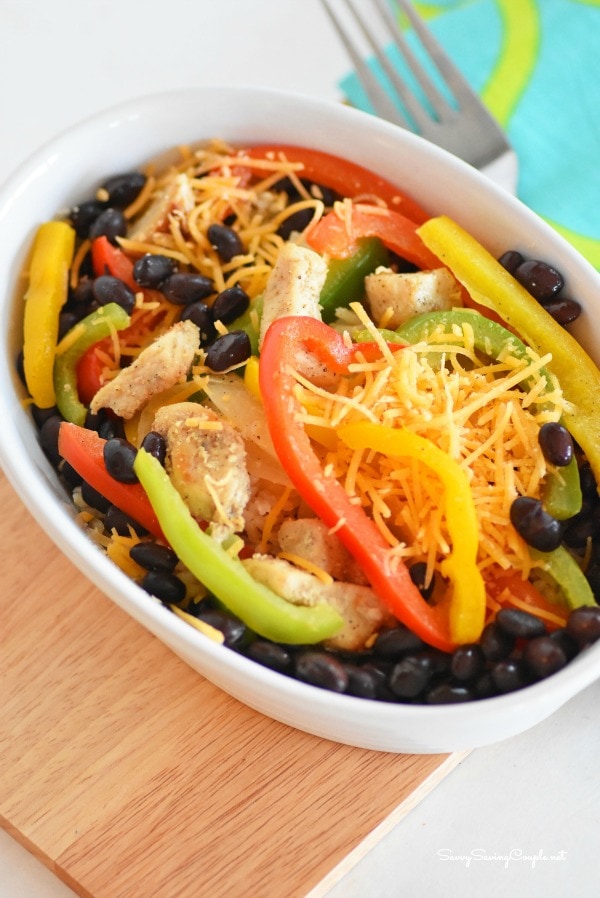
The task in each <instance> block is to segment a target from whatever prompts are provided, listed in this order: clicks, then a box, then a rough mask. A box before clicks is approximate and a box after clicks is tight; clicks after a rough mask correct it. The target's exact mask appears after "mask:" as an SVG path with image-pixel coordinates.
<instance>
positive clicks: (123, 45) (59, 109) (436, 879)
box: [0, 0, 600, 898]
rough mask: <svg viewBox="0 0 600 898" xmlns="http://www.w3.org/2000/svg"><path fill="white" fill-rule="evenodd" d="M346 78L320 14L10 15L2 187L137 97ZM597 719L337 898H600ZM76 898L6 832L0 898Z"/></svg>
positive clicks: (475, 778)
mask: <svg viewBox="0 0 600 898" xmlns="http://www.w3.org/2000/svg"><path fill="white" fill-rule="evenodd" d="M347 68H348V62H347V59H346V56H345V55H344V53H343V51H342V50H341V49H340V48H339V47H338V45H337V43H336V40H335V38H334V36H333V33H332V31H331V26H330V25H329V23H328V21H327V20H326V18H325V15H324V13H323V11H322V8H321V6H320V4H319V2H318V0H252V2H250V0H219V2H218V3H216V2H214V0H195V3H193V4H192V3H189V2H188V0H169V2H168V3H164V2H159V0H145V2H144V3H143V4H142V3H139V2H137V0H102V2H100V0H87V2H85V3H79V4H74V3H72V2H70V0H51V2H48V0H0V123H1V133H2V138H1V140H0V180H2V179H3V178H4V176H5V175H7V174H8V173H9V171H10V170H11V169H13V168H15V167H16V166H17V165H18V164H19V162H20V161H21V160H22V159H23V158H24V157H25V156H27V155H29V153H30V152H32V151H33V150H34V149H36V148H37V147H38V146H39V145H40V144H41V143H42V142H44V141H45V140H47V139H49V138H51V137H53V136H54V135H55V134H56V133H57V132H59V131H61V130H63V129H64V128H65V127H67V126H68V125H70V124H72V123H74V122H76V121H77V120H79V119H80V118H82V117H83V116H86V115H88V114H91V113H93V112H95V111H97V110H99V109H102V108H104V107H106V106H109V105H111V104H112V103H115V102H119V101H122V100H124V99H127V98H131V97H135V96H139V95H141V94H145V93H150V92H154V91H159V90H165V89H170V88H176V87H186V86H191V85H200V84H210V83H215V84H216V83H219V82H221V83H229V84H250V85H257V86H277V87H279V88H285V89H290V90H294V91H297V92H301V93H306V94H311V95H315V96H320V97H323V98H326V99H337V98H339V92H338V90H337V87H336V82H337V80H338V79H339V78H340V77H341V76H342V75H343V74H344V73H345V72H346V71H347ZM599 704H600V684H598V685H596V686H593V687H591V688H589V689H588V690H586V692H585V693H583V694H582V695H581V696H579V697H578V698H577V699H575V700H573V701H571V702H570V703H569V704H568V705H566V706H565V707H564V708H563V709H562V710H561V711H559V712H558V713H557V714H555V715H554V716H553V717H552V718H550V719H549V720H548V721H545V722H544V723H542V724H540V725H538V726H537V727H536V728H534V729H533V730H531V731H530V732H528V733H525V734H523V735H521V736H518V737H516V738H513V739H511V740H509V741H506V742H503V743H501V744H499V745H496V746H491V747H487V748H482V749H478V750H476V751H474V752H473V753H471V754H470V755H469V756H468V757H467V758H466V759H465V760H464V761H463V762H462V763H461V764H460V765H459V767H458V768H457V769H456V770H455V771H454V772H452V773H451V774H450V775H449V776H448V777H447V779H446V780H445V781H444V782H442V783H441V785H439V786H438V787H437V788H436V789H435V790H434V791H433V792H432V793H431V794H430V795H429V796H428V797H427V798H426V799H424V800H423V801H422V802H421V803H420V804H419V805H418V806H417V807H416V808H415V809H414V810H413V811H412V812H411V813H410V814H409V815H408V816H407V817H405V818H404V819H403V820H401V821H400V822H399V823H397V824H396V825H395V826H394V827H393V828H391V829H390V830H389V831H386V832H385V834H384V835H383V836H382V837H381V838H379V837H378V838H374V839H373V840H372V844H370V845H369V846H366V847H368V849H369V850H368V851H367V850H365V852H364V856H362V857H361V859H360V860H359V861H358V862H357V864H356V865H355V866H354V867H353V868H352V870H351V871H350V872H348V873H346V874H345V876H344V877H343V879H341V880H340V881H338V882H337V884H336V883H335V882H333V879H334V877H332V879H331V880H328V882H331V885H330V886H329V888H328V889H327V890H326V894H327V898H365V896H367V895H368V896H369V898H399V896H401V895H405V894H407V895H416V896H420V895H425V894H431V895H433V896H437V895H441V894H449V895H459V894H460V895H461V896H464V898H470V896H481V895H485V896H486V898H494V896H501V895H502V896H505V895H507V894H508V895H510V894H515V895H527V896H530V898H541V896H545V898H562V896H564V895H567V894H570V895H576V896H578V898H587V896H590V898H591V896H592V895H596V894H597V891H598V886H597V882H596V881H595V880H596V879H597V869H598V863H597V843H598V836H599V835H600V811H599V810H598V809H599V808H600V778H599V777H598V759H599V758H600V725H599V716H598V711H597V708H598V706H599ZM0 763H1V760H0ZM382 829H385V827H383V828H382ZM321 891H322V890H321ZM73 894H74V893H73V892H72V891H71V890H70V889H68V888H67V887H66V886H65V885H64V884H63V883H61V882H60V881H59V880H58V879H57V878H56V877H55V876H54V875H53V874H52V873H50V872H49V871H48V870H46V869H45V868H44V867H43V866H42V865H41V864H40V863H39V861H37V860H36V859H35V858H33V856H32V855H31V854H29V853H28V852H27V851H26V850H25V849H24V848H22V847H21V846H20V845H19V844H17V842H15V841H14V840H13V839H12V838H11V837H10V836H9V835H7V834H6V833H5V832H4V831H2V830H1V829H0V898H69V896H71V898H72V896H73ZM283 894H284V891H282V892H281V896H283ZM281 896H273V898H281ZM149 898H150V896H149ZM173 898H176V896H173ZM232 898H242V896H232ZM243 898H246V896H243Z"/></svg>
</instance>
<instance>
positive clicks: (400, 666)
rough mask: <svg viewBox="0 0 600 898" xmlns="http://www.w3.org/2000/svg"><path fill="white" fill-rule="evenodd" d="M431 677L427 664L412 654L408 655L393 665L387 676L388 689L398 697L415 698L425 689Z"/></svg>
mask: <svg viewBox="0 0 600 898" xmlns="http://www.w3.org/2000/svg"><path fill="white" fill-rule="evenodd" d="M431 677H432V671H431V668H430V667H429V665H428V664H423V663H422V662H421V660H420V659H419V658H416V657H415V656H414V655H408V656H407V657H406V658H402V660H401V661H398V663H397V664H395V665H394V667H393V669H392V672H391V674H390V678H389V684H390V689H391V690H392V692H393V693H394V695H397V696H398V698H417V696H419V695H421V693H422V692H424V691H425V689H426V688H427V686H428V685H429V681H430V680H431Z"/></svg>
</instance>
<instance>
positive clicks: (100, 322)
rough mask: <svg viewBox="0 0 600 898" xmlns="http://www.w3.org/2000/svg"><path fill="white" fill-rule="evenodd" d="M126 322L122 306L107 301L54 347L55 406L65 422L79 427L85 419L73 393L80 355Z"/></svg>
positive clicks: (75, 386)
mask: <svg viewBox="0 0 600 898" xmlns="http://www.w3.org/2000/svg"><path fill="white" fill-rule="evenodd" d="M130 321H131V319H130V317H129V315H128V314H127V312H126V311H125V309H123V308H122V306H119V305H117V303H115V302H111V303H107V304H106V305H105V306H101V307H100V308H99V309H96V311H95V312H91V313H90V314H89V315H86V317H85V318H82V319H81V321H78V322H77V324H75V325H74V326H73V327H72V328H71V330H70V331H68V333H67V334H65V336H64V337H63V338H62V340H61V341H60V343H59V344H58V346H57V347H56V356H55V359H54V390H55V393H56V405H57V407H58V410H59V412H60V413H61V415H62V416H63V418H64V419H65V421H70V422H71V424H78V425H79V426H80V427H81V426H83V424H84V422H85V416H86V414H87V409H86V407H85V405H84V404H83V403H82V402H81V401H80V399H79V395H78V393H77V364H78V362H79V360H80V359H81V357H82V355H83V354H84V352H86V351H87V350H88V349H89V348H90V346H94V344H95V343H99V342H100V340H104V338H105V337H108V336H110V334H111V333H113V332H114V331H115V330H117V331H121V330H124V329H125V328H126V327H128V326H129V324H130Z"/></svg>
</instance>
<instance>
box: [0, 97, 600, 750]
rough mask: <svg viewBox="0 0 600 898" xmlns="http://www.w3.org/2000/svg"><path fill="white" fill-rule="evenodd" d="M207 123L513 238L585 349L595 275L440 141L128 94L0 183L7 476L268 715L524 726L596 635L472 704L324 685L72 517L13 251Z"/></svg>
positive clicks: (463, 741) (94, 565) (452, 729)
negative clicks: (29, 375) (385, 184)
mask: <svg viewBox="0 0 600 898" xmlns="http://www.w3.org/2000/svg"><path fill="white" fill-rule="evenodd" d="M211 137H222V138H224V139H226V140H228V141H230V142H232V143H239V144H251V143H263V142H276V143H288V144H298V145H306V146H312V147H316V148H318V149H321V150H325V151H328V152H331V153H335V154H337V155H340V156H344V157H346V158H348V159H351V160H353V161H355V162H358V163H360V164H361V165H364V166H366V167H367V168H371V169H373V170H374V171H376V172H378V173H379V174H380V175H382V176H383V177H385V178H388V179H389V180H391V181H392V182H395V183H397V184H398V185H399V186H400V187H401V188H403V189H405V190H406V191H407V192H408V193H410V194H412V195H413V196H414V197H415V198H416V199H417V200H419V201H420V203H421V204H422V205H423V206H424V207H425V208H426V209H427V210H428V211H430V212H431V214H432V215H434V214H441V213H444V214H447V215H449V216H451V217H452V218H454V219H456V220H457V221H458V222H459V223H460V224H461V225H462V226H463V227H465V228H466V229H467V230H469V231H470V232H471V233H472V234H474V235H475V236H476V237H477V238H478V239H479V240H480V241H481V242H482V243H483V244H484V245H485V246H486V247H487V248H488V249H489V250H490V251H491V252H492V253H494V254H495V255H499V254H500V253H501V252H503V251H504V250H506V249H511V248H518V249H520V250H521V251H522V252H523V253H524V254H526V255H529V256H531V257H534V258H542V259H545V260H547V261H550V262H552V263H553V264H554V265H556V267H557V268H559V269H560V270H561V271H562V272H563V274H564V275H565V278H566V281H567V285H568V290H569V294H570V295H572V296H574V297H576V298H577V299H578V300H579V301H580V302H581V304H582V306H583V308H584V313H583V315H582V316H581V318H580V319H579V321H578V322H577V326H576V328H575V332H576V335H577V336H578V338H579V339H580V340H581V342H582V344H583V345H584V346H585V348H586V349H587V350H588V352H589V353H590V354H591V355H592V356H593V357H594V358H595V360H596V362H597V363H598V362H599V361H600V277H599V276H598V273H597V272H596V271H595V269H593V268H592V266H591V265H589V264H588V263H587V262H586V261H585V260H584V259H582V258H581V256H579V255H578V253H577V252H576V251H575V250H574V249H573V248H572V247H571V246H570V245H569V244H567V243H566V242H565V241H564V240H563V239H562V238H561V237H559V236H558V235H557V234H556V233H555V232H554V231H553V230H552V229H551V228H550V227H549V226H547V225H546V224H545V223H544V222H543V221H541V220H540V219H539V218H538V217H537V216H535V215H534V214H533V213H532V212H531V211H530V210H528V209H527V208H526V207H525V206H524V205H523V204H521V203H520V202H518V201H517V200H516V199H514V198H513V197H512V196H510V195H509V194H508V193H506V192H504V191H503V190H501V189H500V188H498V187H496V186H495V185H494V184H493V183H492V182H491V181H489V180H488V179H487V178H485V177H484V176H483V175H481V174H479V173H478V172H476V171H475V170H473V169H472V168H470V167H469V166H467V165H465V164H464V163H462V162H461V161H459V160H457V159H455V158H454V157H452V156H450V155H448V154H447V153H445V152H444V151H442V150H440V149H438V148H437V147H435V146H433V145H431V144H428V143H426V142H424V141H422V140H420V139H419V138H418V137H415V136H414V135H412V134H410V133H408V132H406V131H403V130H401V129H399V128H396V127H395V126H393V125H390V124H388V123H387V122H384V121H381V120H379V119H376V118H374V117H373V116H370V115H367V114H364V113H361V112H359V111H356V110H353V109H350V108H348V107H346V106H344V105H342V104H333V103H329V102H323V101H319V100H315V99H311V98H308V97H304V96H299V95H290V94H286V93H283V92H279V91H273V90H260V89H254V88H248V89H244V88H238V87H235V88H229V87H205V88H200V89H190V90H187V91H178V92H171V93H165V94H159V95H155V96H150V97H143V98H141V99H139V100H136V101H132V102H127V103H125V104H123V105H121V106H118V107H116V108H113V109H110V110H107V111H105V112H102V113H100V114H98V115H95V116H93V117H91V118H89V119H87V120H85V121H83V122H82V123H80V124H78V125H76V126H75V127H73V128H71V129H69V130H68V131H67V132H65V133H63V134H61V135H59V136H58V137H57V138H56V139H54V140H53V141H51V142H50V143H48V144H47V145H46V146H44V147H43V148H42V149H40V150H39V151H38V152H37V153H35V155H34V156H32V157H31V158H30V159H29V160H28V161H27V162H25V163H24V164H23V165H22V166H21V167H20V168H19V169H18V170H17V171H16V172H15V173H14V174H13V175H12V176H11V177H10V178H9V179H8V181H6V183H5V184H4V185H3V187H2V188H1V189H0V253H1V263H2V264H1V265H0V331H1V333H2V341H3V352H2V353H1V358H0V420H1V421H2V434H1V438H0V461H1V463H2V467H3V468H4V471H5V472H6V475H7V477H8V479H9V480H10V482H11V483H12V485H13V487H14V489H15V490H16V492H17V493H18V495H19V496H20V498H21V500H22V501H23V503H24V504H25V505H26V507H27V508H28V509H29V511H30V512H31V513H32V515H33V516H34V518H35V519H36V520H37V522H38V523H39V524H40V525H41V526H42V527H43V528H44V530H45V531H46V532H47V533H48V534H49V536H50V537H51V538H52V539H53V540H54V542H55V543H56V545H57V546H58V547H59V548H60V549H61V550H62V551H63V552H64V553H65V554H66V555H67V557H68V558H69V559H70V560H71V561H72V562H73V563H74V564H75V565H76V566H77V567H78V568H79V569H80V570H81V571H82V572H83V574H85V575H86V576H87V577H88V578H89V579H90V580H91V581H92V582H93V583H94V584H95V585H96V586H98V587H99V588H101V589H102V590H103V591H104V592H105V593H106V594H107V595H108V596H110V597H111V598H112V599H113V600H114V601H115V603H116V604H117V605H118V606H119V607H121V608H122V609H124V610H125V611H126V612H128V613H129V614H130V615H131V616H132V617H133V618H135V619H136V620H137V621H139V622H140V623H141V624H142V625H143V626H145V627H146V628H147V629H148V630H149V631H150V632H151V633H153V634H154V635H155V636H157V637H158V638H159V639H161V640H162V641H163V642H164V643H165V644H166V645H168V646H169V647H170V648H171V649H172V650H173V651H174V652H175V653H176V654H177V655H178V656H179V657H181V658H182V659H183V660H184V661H186V662H187V663H188V664H189V665H190V666H191V667H192V668H194V669H195V670H196V671H198V672H199V673H200V674H202V675H203V676H205V677H207V678H208V679H209V680H211V681H212V682H214V683H215V684H216V685H218V686H219V687H221V688H222V689H224V690H225V691H226V692H228V693H230V694H231V695H233V696H235V697H236V698H237V699H239V700H240V701H242V702H244V703H246V704H247V705H249V706H250V707H252V708H255V709H256V710H258V711H260V712H262V713H263V714H266V715H268V716H269V717H273V718H275V719H277V720H280V721H282V722H283V723H286V724H289V725H290V726H293V727H296V728H298V729H300V730H304V731H306V732H309V733H313V734H315V735H317V736H321V737H323V738H327V739H331V740H334V741H336V742H341V743H347V744H349V745H355V746H359V747H362V748H368V749H375V750H379V751H390V752H411V753H438V752H450V751H456V750H463V749H471V748H476V747H479V746H482V745H487V744H490V743H493V742H497V741H499V740H501V739H506V738H508V737H510V736H513V735H516V734H517V733H520V732H522V731H524V730H526V729H528V728H529V727H532V726H534V725H535V724H536V723H538V722H540V721H541V720H543V719H544V718H546V717H547V716H548V715H550V714H552V713H553V712H554V711H556V710H557V709H558V708H559V707H560V706H561V705H562V704H564V703H565V702H566V701H568V700H569V699H570V698H572V697H573V696H574V695H576V694H577V693H578V692H580V691H581V690H582V689H584V688H585V687H586V686H588V685H589V684H590V683H592V682H593V681H594V680H596V679H597V678H598V677H600V644H598V645H596V646H594V647H592V648H590V649H588V650H587V651H585V652H584V653H582V654H581V655H580V656H579V657H577V658H576V659H575V660H574V661H572V662H571V663H570V664H569V665H568V666H567V667H566V668H565V669H564V670H562V671H560V672H559V673H557V674H555V675H554V676H552V677H550V678H549V679H548V680H545V681H542V682H539V683H536V684H535V685H532V686H530V687H528V688H526V689H523V690H520V691H518V692H514V693H511V694H509V695H504V696H500V697H497V698H491V699H485V700H483V701H478V702H470V703H466V704H460V705H443V706H409V705H402V704H398V705H394V704H386V703H383V702H376V701H371V700H366V699H359V698H354V697H352V696H347V695H337V694H334V693H331V692H327V691H325V690H321V689H318V688H315V687H312V686H309V685H306V684H304V683H301V682H298V681H295V680H293V679H290V678H288V677H285V676H283V675H279V674H276V673H273V672H272V671H270V670H268V669H266V668H263V667H261V666H260V665H258V664H256V663H254V662H252V661H250V660H248V659H246V658H244V657H242V656H240V655H237V654H236V653H235V652H233V651H230V650H229V649H226V648H224V647H222V646H219V645H216V644H215V643H213V642H211V641H209V640H208V639H206V638H205V637H203V636H202V635H201V634H200V633H199V632H198V631H196V630H195V629H194V628H193V627H190V626H189V625H187V624H185V623H184V622H183V621H181V620H180V619H179V618H177V617H176V616H175V615H173V614H171V613H170V612H169V611H167V610H166V609H164V608H163V607H162V606H161V605H160V604H158V603H156V602H154V601H152V600H151V599H149V597H148V595H147V594H146V593H145V592H144V591H143V590H142V589H141V588H140V587H138V586H136V584H135V583H133V582H132V581H131V580H130V579H129V578H128V577H126V576H125V574H123V573H122V572H121V571H120V570H119V569H118V568H117V567H116V566H114V565H113V564H112V562H110V561H109V560H108V559H107V558H106V557H105V556H104V555H103V554H102V553H101V551H100V550H99V549H98V548H97V547H96V546H95V545H94V544H93V543H92V542H91V540H89V539H88V538H87V537H86V536H85V534H84V533H83V532H82V531H81V529H80V527H79V526H78V525H77V524H76V523H75V521H74V514H73V510H72V508H71V506H70V504H69V501H68V499H67V498H66V494H65V491H64V490H63V488H62V487H61V486H60V485H59V484H58V481H57V478H56V476H55V474H54V472H53V470H52V468H51V466H50V465H49V464H48V462H47V460H46V458H45V456H44V454H43V453H42V452H41V450H40V449H39V447H38V445H37V441H36V431H35V427H34V426H33V424H32V422H31V420H30V418H29V416H28V415H27V413H26V412H25V411H24V409H23V407H22V405H21V399H22V398H23V396H24V391H23V387H22V385H21V384H20V381H19V379H18V377H17V375H16V373H15V365H14V360H15V358H16V355H17V352H18V350H19V348H20V345H21V334H22V326H21V320H20V319H21V312H20V311H19V309H20V308H21V307H20V305H19V298H20V297H19V289H20V290H21V294H22V288H23V283H22V270H23V264H24V259H25V257H26V254H27V251H28V249H29V247H30V245H31V240H32V237H33V235H34V233H35V230H36V228H37V226H38V225H39V224H40V223H41V222H42V221H44V220H45V219H48V218H52V217H54V216H55V215H56V213H57V211H58V210H61V209H65V208H68V207H69V206H70V205H73V204H75V203H76V202H80V201H81V200H82V199H85V198H87V197H89V196H90V195H91V193H92V190H93V189H94V188H95V187H96V185H97V184H98V183H100V181H101V180H102V179H103V178H104V177H106V176H108V175H111V174H115V173H118V172H120V171H126V170H128V169H132V168H136V167H138V166H140V165H141V164H143V163H145V162H146V161H147V160H149V159H151V158H152V157H154V156H157V155H159V154H161V153H162V152H164V151H166V150H169V149H171V148H172V147H174V146H176V145H179V144H185V143H190V142H195V141H198V140H203V139H208V138H211Z"/></svg>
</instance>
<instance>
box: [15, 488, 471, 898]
mask: <svg viewBox="0 0 600 898" xmlns="http://www.w3.org/2000/svg"><path fill="white" fill-rule="evenodd" d="M0 508H1V509H2V514H1V519H0V537H1V542H0V545H1V546H2V557H3V569H4V570H3V583H2V601H1V602H0V684H1V687H0V688H1V690H2V700H1V702H0V759H1V761H0V765H1V767H0V824H1V825H2V826H3V827H5V828H6V829H7V830H8V832H9V833H11V834H12V835H13V836H14V837H16V838H17V839H18V840H19V841H20V842H22V843H23V844H24V845H25V846H26V847H27V848H29V849H30V850H31V851H32V852H33V853H34V854H35V855H36V856H37V857H39V858H40V859H41V860H42V861H43V862H44V863H45V864H47V866H48V867H50V868H51V869H52V870H54V871H55V872H56V874H57V875H58V876H59V877H60V878H61V879H63V880H64V881H65V882H66V883H67V884H68V885H69V886H70V887H71V888H72V889H74V891H75V892H77V893H78V894H79V895H82V896H91V898H149V896H152V898H197V896H199V895H210V896H211V898H221V896H223V898H225V896H227V898H281V896H282V895H285V896H286V898H300V896H306V895H307V894H308V893H309V892H311V895H312V896H316V895H321V894H324V892H325V891H326V889H327V888H328V887H329V886H330V885H331V884H332V882H334V881H335V880H336V878H338V877H339V876H341V875H342V873H343V872H345V870H346V869H348V868H349V867H350V866H351V865H352V864H353V863H354V862H355V861H356V860H357V859H358V858H359V857H360V856H362V854H363V853H364V851H366V850H367V848H368V847H369V846H370V845H371V844H372V843H373V842H374V841H375V840H376V839H377V838H380V837H381V836H382V835H383V833H384V832H386V831H387V829H388V828H390V827H391V826H392V825H393V824H394V823H395V822H396V821H397V820H399V819H400V818H401V817H402V816H403V815H404V814H406V813H407V812H408V810H410V808H411V807H413V806H414V805H415V803H416V802H417V801H418V800H419V799H420V798H422V797H423V796H424V795H425V794H426V793H427V792H428V791H429V790H430V789H431V788H432V787H433V786H434V785H435V784H436V783H437V782H438V781H439V780H440V779H441V778H442V777H443V776H445V775H446V774H447V773H448V772H449V771H450V770H451V769H452V768H453V767H454V766H455V765H456V764H457V763H458V761H459V760H460V759H461V758H462V757H463V755H433V756H432V755H428V756H422V755H393V754H383V753H376V752H370V751H365V750H362V749H357V748H350V747H348V746H343V745H337V744H335V743H332V742H329V741H326V740H323V739H318V738H316V737H313V736H310V735H307V734H304V733H301V732H298V731H296V730H293V729H291V728H289V727H287V726H285V725H283V724H280V723H277V722H275V721H272V720H270V719H267V718H266V717H263V716H262V715H261V714H259V713H257V712H255V711H252V710H250V709H249V708H246V707H245V706H244V705H242V704H240V703H238V702H237V701H236V700H234V699H233V698H230V697H229V696H228V695H226V694H225V693H223V692H221V691H220V690H219V689H217V688H216V687H215V686H213V685H212V684H211V683H209V682H208V681H206V680H204V679H203V678H202V677H201V676H199V675H198V674H197V673H195V672H194V671H192V670H191V669H190V668H189V667H188V666H187V665H186V664H184V663H183V662H182V661H180V660H179V659H178V658H177V657H176V656H175V655H173V654H172V652H171V651H170V650H168V649H167V648H165V647H164V646H163V645H162V643H161V642H159V641H158V640H157V639H156V638H155V637H153V636H152V635H150V634H149V633H148V632H147V631H146V630H144V629H143V628H142V627H141V626H140V625H139V624H137V623H136V622H135V621H133V620H131V619H130V618H129V617H128V616H127V615H126V614H125V613H124V612H122V611H121V610H120V609H119V608H117V607H116V606H115V605H114V604H113V603H112V602H111V601H110V600H109V599H107V598H106V597H105V596H104V595H102V594H101V593H100V592H99V591H98V590H97V589H95V588H94V587H93V586H92V585H91V584H90V583H89V582H88V581H87V580H86V579H85V578H84V577H83V576H82V575H81V574H80V573H79V572H78V571H77V570H76V569H75V568H74V567H73V566H72V564H71V563H70V562H69V561H67V560H66V559H65V558H64V557H63V556H62V555H61V553H60V552H59V551H58V549H56V547H55V546H54V544H53V543H52V542H51V541H50V540H49V539H48V538H47V537H46V535H45V534H44V533H43V532H42V530H41V529H40V528H39V527H38V525H37V524H36V523H35V522H34V520H33V519H32V517H31V516H30V514H29V513H28V512H27V511H26V509H25V508H24V507H23V505H22V504H21V503H20V501H19V499H18V498H17V497H16V495H15V494H14V492H13V490H12V488H11V487H10V485H9V484H8V483H7V481H6V479H5V478H4V477H3V476H2V475H0ZM332 871H333V872H332ZM324 878H325V879H324ZM311 890H314V891H311Z"/></svg>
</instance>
